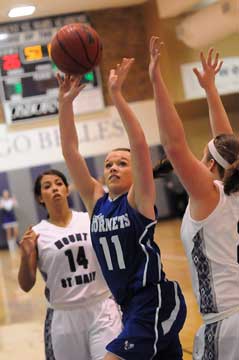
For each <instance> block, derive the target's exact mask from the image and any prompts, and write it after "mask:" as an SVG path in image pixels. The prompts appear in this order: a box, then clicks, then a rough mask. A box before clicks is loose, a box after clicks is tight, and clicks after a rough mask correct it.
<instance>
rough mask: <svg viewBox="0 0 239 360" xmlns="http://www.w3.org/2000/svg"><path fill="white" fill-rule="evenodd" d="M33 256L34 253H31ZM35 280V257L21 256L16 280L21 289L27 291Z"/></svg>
mask: <svg viewBox="0 0 239 360" xmlns="http://www.w3.org/2000/svg"><path fill="white" fill-rule="evenodd" d="M32 256H33V257H35V256H36V255H32ZM35 281H36V259H34V258H29V257H26V256H24V255H22V256H21V262H20V268H19V272H18V282H19V285H20V287H21V289H22V290H24V291H26V292H28V291H30V290H31V289H32V287H33V286H34V284H35Z"/></svg>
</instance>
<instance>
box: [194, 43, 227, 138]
mask: <svg viewBox="0 0 239 360" xmlns="http://www.w3.org/2000/svg"><path fill="white" fill-rule="evenodd" d="M213 50H214V49H213V48H211V49H210V50H209V52H208V55H207V59H206V58H205V56H204V54H203V52H201V53H200V59H201V64H202V70H201V71H200V70H199V69H197V68H194V69H193V72H194V73H195V75H196V76H197V79H198V82H199V84H200V86H201V87H202V88H203V89H204V90H205V92H206V96H207V103H208V108H209V118H210V125H211V130H212V135H213V137H215V136H217V135H220V134H232V133H233V131H232V128H231V125H230V121H229V119H228V116H227V113H226V111H225V109H224V106H223V103H222V100H221V98H220V95H219V94H218V91H217V88H216V85H215V75H216V74H217V73H218V72H219V71H220V69H221V67H222V64H223V61H219V53H218V52H216V55H215V57H214V59H213Z"/></svg>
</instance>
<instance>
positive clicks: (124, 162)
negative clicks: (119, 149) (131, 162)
mask: <svg viewBox="0 0 239 360" xmlns="http://www.w3.org/2000/svg"><path fill="white" fill-rule="evenodd" d="M127 165H128V163H127V162H126V161H123V160H122V161H120V163H119V166H122V167H124V166H127Z"/></svg>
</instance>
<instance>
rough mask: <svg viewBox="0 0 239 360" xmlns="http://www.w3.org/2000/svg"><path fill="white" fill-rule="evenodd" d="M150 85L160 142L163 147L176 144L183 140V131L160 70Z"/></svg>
mask: <svg viewBox="0 0 239 360" xmlns="http://www.w3.org/2000/svg"><path fill="white" fill-rule="evenodd" d="M152 85H153V91H154V99H155V105H156V114H157V119H158V126H159V133H160V140H161V144H162V146H164V148H165V149H166V148H168V147H171V146H177V145H178V144H180V143H182V142H183V141H185V133H184V129H183V126H182V122H181V120H180V118H179V116H178V113H177V111H176V109H175V106H174V104H173V102H172V100H171V98H170V95H169V92H168V89H167V87H166V85H165V83H164V80H163V78H162V75H161V74H160V72H158V73H157V75H156V76H155V79H154V81H153V83H152Z"/></svg>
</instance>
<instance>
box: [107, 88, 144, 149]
mask: <svg viewBox="0 0 239 360" xmlns="http://www.w3.org/2000/svg"><path fill="white" fill-rule="evenodd" d="M111 98H112V101H113V103H114V105H115V107H116V109H117V111H118V113H119V115H120V118H121V121H122V123H123V126H124V128H125V130H126V132H127V135H128V139H129V143H130V148H131V151H134V148H135V146H136V147H137V144H138V143H140V142H142V141H145V136H144V133H143V130H142V128H141V126H140V125H139V121H138V119H137V117H136V116H135V114H134V112H133V111H132V110H131V108H130V106H129V104H128V103H127V101H126V100H125V99H124V97H123V95H122V94H121V92H117V93H116V94H114V95H111Z"/></svg>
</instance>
